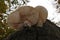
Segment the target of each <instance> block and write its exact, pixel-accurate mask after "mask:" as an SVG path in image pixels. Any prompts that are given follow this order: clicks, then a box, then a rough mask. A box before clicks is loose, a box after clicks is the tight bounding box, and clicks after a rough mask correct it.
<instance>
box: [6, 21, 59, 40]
mask: <svg viewBox="0 0 60 40" xmlns="http://www.w3.org/2000/svg"><path fill="white" fill-rule="evenodd" d="M6 40H60V31H59V27H58V26H56V25H55V24H54V23H52V22H51V21H49V20H47V21H46V22H45V23H44V25H43V27H37V26H36V25H33V26H32V27H31V28H29V27H24V29H23V30H21V31H16V32H14V33H12V34H10V35H9V36H8V37H7V38H6Z"/></svg>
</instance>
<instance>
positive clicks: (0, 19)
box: [0, 0, 29, 40]
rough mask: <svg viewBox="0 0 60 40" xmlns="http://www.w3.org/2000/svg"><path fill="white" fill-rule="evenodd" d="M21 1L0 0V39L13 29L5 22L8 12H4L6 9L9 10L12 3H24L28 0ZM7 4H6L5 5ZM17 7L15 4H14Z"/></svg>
mask: <svg viewBox="0 0 60 40" xmlns="http://www.w3.org/2000/svg"><path fill="white" fill-rule="evenodd" d="M20 1H21V3H19V2H18V0H12V1H11V0H0V40H2V39H4V38H6V37H7V36H8V35H9V34H10V33H12V32H14V31H15V30H14V29H11V28H10V27H9V26H8V25H7V22H6V19H7V16H8V13H6V10H7V9H9V11H11V9H10V8H11V7H12V5H20V6H21V5H24V4H26V3H27V2H29V1H28V0H20ZM7 4H8V5H7ZM16 7H17V6H16ZM15 9H16V8H15Z"/></svg>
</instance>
